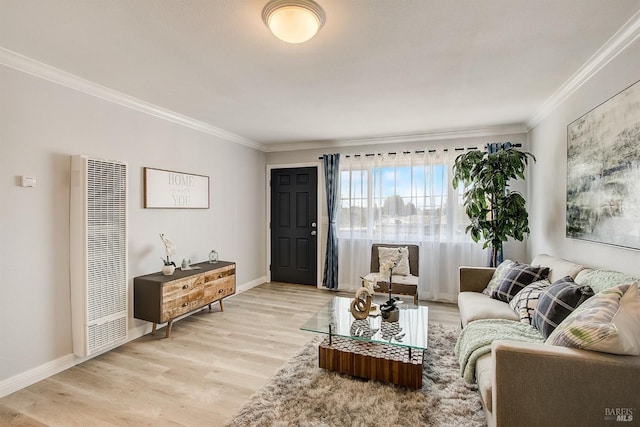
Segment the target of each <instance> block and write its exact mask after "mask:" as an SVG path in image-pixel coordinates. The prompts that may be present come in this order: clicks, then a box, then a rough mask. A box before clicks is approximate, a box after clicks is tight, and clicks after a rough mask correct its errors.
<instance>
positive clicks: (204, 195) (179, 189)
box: [144, 168, 210, 209]
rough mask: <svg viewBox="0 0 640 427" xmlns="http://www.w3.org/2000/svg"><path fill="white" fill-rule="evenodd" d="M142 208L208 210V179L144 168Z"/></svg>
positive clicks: (200, 176) (201, 176)
mask: <svg viewBox="0 0 640 427" xmlns="http://www.w3.org/2000/svg"><path fill="white" fill-rule="evenodd" d="M144 207H145V208H168V209H209V207H210V205H209V177H208V176H204V175H194V174H190V173H183V172H175V171H168V170H163V169H153V168H144Z"/></svg>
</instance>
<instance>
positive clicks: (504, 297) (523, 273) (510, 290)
mask: <svg viewBox="0 0 640 427" xmlns="http://www.w3.org/2000/svg"><path fill="white" fill-rule="evenodd" d="M548 275H549V269H548V268H547V267H537V266H533V265H528V264H518V265H515V266H513V267H511V268H510V269H508V270H507V272H506V273H505V274H504V276H502V277H501V278H500V280H498V287H497V288H495V289H494V290H493V292H491V298H493V299H497V300H500V301H504V302H510V301H511V300H512V299H513V297H514V296H515V295H516V294H517V293H518V292H520V291H521V290H522V289H524V287H525V286H528V285H530V284H532V283H533V282H537V281H538V280H542V279H546V278H547V276H548Z"/></svg>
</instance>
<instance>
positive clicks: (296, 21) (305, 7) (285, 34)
mask: <svg viewBox="0 0 640 427" xmlns="http://www.w3.org/2000/svg"><path fill="white" fill-rule="evenodd" d="M262 20H263V21H264V23H265V24H266V25H267V27H269V29H270V30H271V32H272V33H273V35H275V36H276V37H277V38H279V39H280V40H282V41H285V42H287V43H302V42H306V41H307V40H309V39H310V38H312V37H313V36H315V35H316V33H317V32H318V30H319V29H320V28H322V26H323V25H324V11H323V10H322V9H321V8H320V6H318V4H317V3H316V2H314V1H312V0H271V1H270V2H269V3H267V5H266V6H265V7H264V9H263V10H262Z"/></svg>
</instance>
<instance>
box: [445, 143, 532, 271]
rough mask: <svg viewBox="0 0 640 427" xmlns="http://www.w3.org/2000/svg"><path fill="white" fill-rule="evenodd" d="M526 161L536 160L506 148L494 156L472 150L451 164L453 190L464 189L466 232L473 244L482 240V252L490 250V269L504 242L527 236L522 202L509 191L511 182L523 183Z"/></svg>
mask: <svg viewBox="0 0 640 427" xmlns="http://www.w3.org/2000/svg"><path fill="white" fill-rule="evenodd" d="M529 159H532V160H533V161H534V162H535V160H536V159H535V157H534V156H533V154H531V153H528V152H523V151H519V150H516V149H514V148H506V149H503V150H499V151H497V152H495V153H487V152H484V151H480V150H473V151H469V152H467V153H464V154H461V155H459V156H458V157H457V158H456V160H455V163H454V166H453V188H458V185H459V184H462V185H463V186H464V188H465V191H464V195H463V198H464V207H465V212H466V214H467V216H468V217H469V219H470V221H471V223H470V224H469V225H468V226H467V228H466V232H467V233H469V234H470V235H471V238H472V239H473V241H474V242H476V243H477V242H478V241H480V240H483V241H484V244H483V248H491V260H490V266H492V267H495V266H496V265H497V263H498V254H499V253H500V252H501V251H502V247H503V243H504V242H505V241H507V240H508V239H509V238H513V239H515V240H519V241H522V240H524V237H525V236H526V235H527V234H528V233H529V217H528V213H527V209H526V206H525V204H526V202H525V199H524V197H523V196H522V194H521V193H519V192H517V191H512V190H511V189H510V188H509V183H510V182H511V180H514V179H518V178H519V179H525V175H524V171H525V169H526V167H527V165H528V164H529Z"/></svg>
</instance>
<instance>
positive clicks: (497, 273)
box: [482, 259, 519, 296]
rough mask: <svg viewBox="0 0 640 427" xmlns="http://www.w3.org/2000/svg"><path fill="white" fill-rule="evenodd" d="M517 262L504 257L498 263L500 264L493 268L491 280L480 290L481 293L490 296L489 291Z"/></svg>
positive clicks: (491, 290) (490, 291)
mask: <svg viewBox="0 0 640 427" xmlns="http://www.w3.org/2000/svg"><path fill="white" fill-rule="evenodd" d="M518 264H519V262H517V261H511V260H510V259H505V260H504V261H502V262H501V263H500V265H499V266H498V267H497V268H496V269H495V270H494V272H493V276H491V281H489V283H488V284H487V287H486V288H484V291H482V293H483V294H485V295H489V296H491V293H492V292H493V290H494V289H495V288H497V287H498V284H499V282H500V279H502V276H504V274H505V273H506V272H507V270H509V269H510V268H511V267H513V266H514V265H518Z"/></svg>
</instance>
